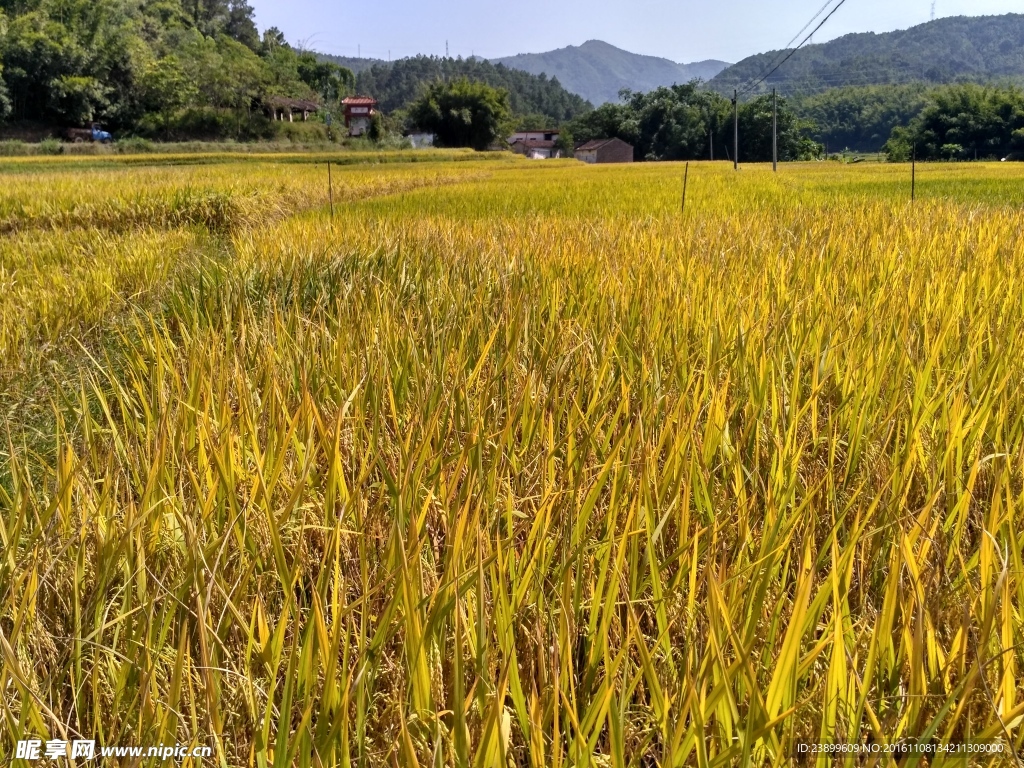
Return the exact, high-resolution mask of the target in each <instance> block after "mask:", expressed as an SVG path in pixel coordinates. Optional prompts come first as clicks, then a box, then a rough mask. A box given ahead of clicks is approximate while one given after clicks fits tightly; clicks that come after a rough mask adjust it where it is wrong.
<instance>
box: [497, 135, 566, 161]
mask: <svg viewBox="0 0 1024 768" xmlns="http://www.w3.org/2000/svg"><path fill="white" fill-rule="evenodd" d="M557 141H558V130H557V129H555V128H545V129H543V130H539V131H516V132H515V133H513V134H512V135H511V136H509V138H508V143H509V148H510V149H511V150H512V151H513V152H515V153H516V154H517V155H524V156H526V157H528V158H530V159H531V160H547V159H549V158H552V157H561V156H562V153H561V152H560V151H559V150H557V149H555V143H556V142H557Z"/></svg>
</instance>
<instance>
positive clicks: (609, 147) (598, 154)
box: [575, 139, 633, 163]
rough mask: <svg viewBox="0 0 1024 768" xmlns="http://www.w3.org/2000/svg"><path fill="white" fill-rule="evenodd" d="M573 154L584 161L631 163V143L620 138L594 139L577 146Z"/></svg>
mask: <svg viewBox="0 0 1024 768" xmlns="http://www.w3.org/2000/svg"><path fill="white" fill-rule="evenodd" d="M575 155H576V159H577V160H582V161H583V162H584V163H632V162H633V145H632V144H627V143H626V142H624V141H623V140H622V139H594V140H592V141H588V142H587V143H586V144H583V145H582V146H579V147H577V148H576V152H575Z"/></svg>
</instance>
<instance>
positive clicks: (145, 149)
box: [114, 136, 156, 155]
mask: <svg viewBox="0 0 1024 768" xmlns="http://www.w3.org/2000/svg"><path fill="white" fill-rule="evenodd" d="M114 149H115V150H116V151H117V152H118V153H119V154H122V155H141V154H145V153H149V152H154V151H155V150H156V147H154V146H153V142H152V141H150V140H149V139H143V138H141V137H139V136H131V137H129V138H127V139H118V140H117V141H116V142H114Z"/></svg>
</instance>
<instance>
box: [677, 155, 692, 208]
mask: <svg viewBox="0 0 1024 768" xmlns="http://www.w3.org/2000/svg"><path fill="white" fill-rule="evenodd" d="M689 179H690V164H689V163H687V164H686V170H684V171H683V204H682V206H681V207H680V209H679V211H680V213H686V183H687V181H689Z"/></svg>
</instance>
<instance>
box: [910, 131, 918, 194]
mask: <svg viewBox="0 0 1024 768" xmlns="http://www.w3.org/2000/svg"><path fill="white" fill-rule="evenodd" d="M916 199H917V144H915V145H914V149H913V150H911V153H910V202H914V200H916Z"/></svg>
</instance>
